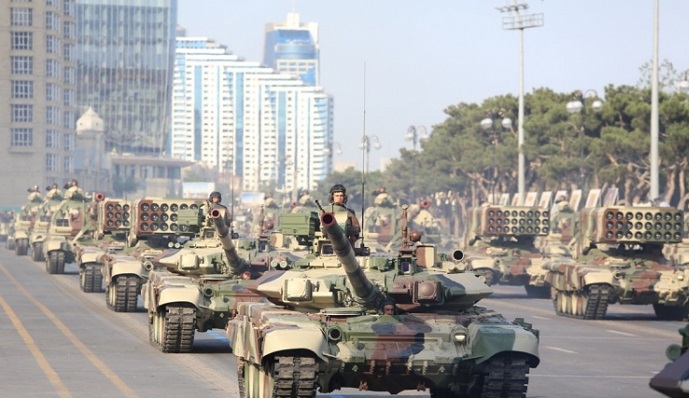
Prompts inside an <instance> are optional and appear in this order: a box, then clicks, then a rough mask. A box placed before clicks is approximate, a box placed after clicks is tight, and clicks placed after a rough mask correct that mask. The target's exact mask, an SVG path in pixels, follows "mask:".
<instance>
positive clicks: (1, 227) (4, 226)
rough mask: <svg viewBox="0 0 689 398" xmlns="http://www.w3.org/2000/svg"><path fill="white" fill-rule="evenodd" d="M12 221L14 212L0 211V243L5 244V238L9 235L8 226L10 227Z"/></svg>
mask: <svg viewBox="0 0 689 398" xmlns="http://www.w3.org/2000/svg"><path fill="white" fill-rule="evenodd" d="M13 221H14V211H12V210H2V211H0V242H7V236H8V235H9V234H10V226H11V225H12V222H13Z"/></svg>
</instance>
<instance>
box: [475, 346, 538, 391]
mask: <svg viewBox="0 0 689 398" xmlns="http://www.w3.org/2000/svg"><path fill="white" fill-rule="evenodd" d="M528 384H529V365H528V364H527V363H526V358H524V357H522V356H497V357H493V358H491V359H489V360H488V361H487V362H485V366H483V367H482V372H481V373H480V374H479V375H478V378H477V381H476V384H475V390H474V391H472V394H471V397H472V398H492V397H509V398H511V397H525V396H526V390H527V386H528Z"/></svg>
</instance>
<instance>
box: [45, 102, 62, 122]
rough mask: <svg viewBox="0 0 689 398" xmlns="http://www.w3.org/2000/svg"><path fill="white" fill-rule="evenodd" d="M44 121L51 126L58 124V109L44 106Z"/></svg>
mask: <svg viewBox="0 0 689 398" xmlns="http://www.w3.org/2000/svg"><path fill="white" fill-rule="evenodd" d="M45 123H46V124H49V125H53V126H59V125H60V109H59V108H57V107H55V106H46V107H45Z"/></svg>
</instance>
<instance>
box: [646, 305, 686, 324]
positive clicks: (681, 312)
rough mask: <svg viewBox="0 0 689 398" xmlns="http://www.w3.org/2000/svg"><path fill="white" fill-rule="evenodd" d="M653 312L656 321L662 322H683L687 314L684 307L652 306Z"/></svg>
mask: <svg viewBox="0 0 689 398" xmlns="http://www.w3.org/2000/svg"><path fill="white" fill-rule="evenodd" d="M653 311H654V312H655V313H656V317H658V319H661V320H664V321H683V320H684V319H685V318H686V317H687V314H688V312H689V309H687V307H685V306H669V305H665V304H658V303H656V304H653Z"/></svg>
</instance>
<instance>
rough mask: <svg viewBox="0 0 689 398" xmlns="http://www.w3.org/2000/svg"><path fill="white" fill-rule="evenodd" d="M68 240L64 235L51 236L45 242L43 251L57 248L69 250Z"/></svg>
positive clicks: (48, 251)
mask: <svg viewBox="0 0 689 398" xmlns="http://www.w3.org/2000/svg"><path fill="white" fill-rule="evenodd" d="M67 244H68V243H67V241H66V240H65V238H64V237H62V236H51V237H49V238H48V239H47V240H46V241H45V242H44V243H43V252H44V253H50V252H52V251H55V250H61V251H67V250H69V249H68V248H67Z"/></svg>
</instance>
